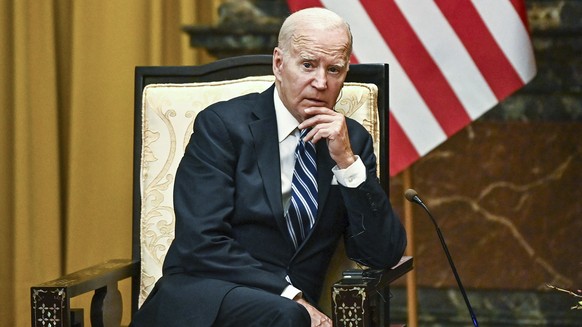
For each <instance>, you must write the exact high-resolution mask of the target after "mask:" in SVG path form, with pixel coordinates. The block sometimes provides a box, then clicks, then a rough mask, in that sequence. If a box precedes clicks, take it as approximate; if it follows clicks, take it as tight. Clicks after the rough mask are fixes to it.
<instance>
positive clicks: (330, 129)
mask: <svg viewBox="0 0 582 327" xmlns="http://www.w3.org/2000/svg"><path fill="white" fill-rule="evenodd" d="M305 113H306V114H308V115H310V117H309V118H307V119H306V120H304V121H303V122H302V123H301V124H299V126H298V127H299V129H305V128H311V131H309V133H308V134H307V135H306V136H305V138H304V140H305V141H311V142H313V143H317V142H318V141H319V140H321V139H325V140H326V141H327V147H328V149H329V154H330V156H331V158H332V159H333V160H334V161H335V163H336V164H337V166H338V167H339V168H340V169H345V168H348V167H349V166H350V165H351V164H353V163H354V161H356V157H355V156H354V153H353V152H352V146H351V144H350V137H349V134H348V127H347V125H346V118H345V117H344V115H342V114H340V113H338V112H335V111H333V110H331V109H329V108H315V107H314V108H308V109H305Z"/></svg>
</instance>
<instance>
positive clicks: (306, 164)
mask: <svg viewBox="0 0 582 327" xmlns="http://www.w3.org/2000/svg"><path fill="white" fill-rule="evenodd" d="M351 47H352V36H351V32H350V29H349V26H348V25H347V23H346V22H345V21H344V20H343V19H342V18H341V17H339V16H338V15H336V14H335V13H333V12H331V11H329V10H325V9H318V8H311V9H305V10H302V11H299V12H297V13H295V14H293V15H291V16H289V17H288V18H287V19H286V20H285V22H284V23H283V26H282V28H281V31H280V34H279V44H278V46H277V47H276V48H275V49H274V52H273V73H274V75H275V84H274V85H273V86H272V87H270V88H269V89H267V90H266V91H265V92H263V93H261V94H256V93H255V94H250V95H245V96H241V97H238V98H235V99H232V100H230V101H226V102H221V103H217V104H214V105H212V106H210V107H208V108H206V109H205V110H204V111H202V112H201V113H200V114H199V115H198V117H197V118H196V122H195V126H194V133H193V134H192V138H191V140H190V143H189V144H188V146H187V148H186V152H185V155H184V158H183V159H182V161H181V163H180V166H179V168H178V172H177V175H176V184H175V190H174V206H175V212H176V238H175V240H174V242H173V243H172V246H171V247H170V249H169V252H168V254H167V257H166V260H165V262H164V271H163V272H164V275H163V277H162V278H161V279H160V280H159V281H158V283H157V284H156V287H155V288H154V290H153V291H152V292H151V294H150V296H149V298H148V300H147V301H146V302H145V303H144V305H143V306H142V308H141V309H140V310H139V311H138V312H137V314H136V315H135V317H134V321H133V325H134V326H294V327H296V326H331V321H330V319H329V318H328V317H326V316H325V315H324V314H323V313H321V312H320V311H319V310H318V309H317V308H316V303H317V301H318V298H319V296H320V293H321V286H322V281H323V278H324V275H325V273H326V270H327V266H328V264H329V260H330V257H331V255H332V253H333V252H334V249H335V248H336V245H337V242H338V241H339V240H340V238H341V236H342V235H343V237H344V240H345V243H346V251H347V253H348V256H349V257H350V258H351V259H353V260H355V261H357V262H360V263H362V264H364V265H367V266H372V267H376V268H385V267H389V266H391V265H394V264H395V263H397V262H398V260H399V259H400V257H401V256H402V253H403V251H404V248H405V246H406V236H405V231H404V229H403V227H402V225H401V223H400V221H399V219H398V218H397V217H396V215H395V214H394V213H393V211H392V207H391V205H390V203H389V201H388V199H387V196H386V194H385V193H384V191H383V190H382V188H381V187H380V185H379V183H378V180H377V178H376V158H375V157H374V153H373V145H372V139H371V136H370V135H369V134H368V133H367V131H366V130H365V129H364V128H363V127H362V126H361V125H359V124H358V123H357V122H355V121H353V120H351V119H348V118H345V117H344V116H343V115H342V114H339V113H337V112H335V111H334V110H333V107H334V104H335V101H336V99H337V97H338V95H339V92H340V90H341V88H342V86H343V83H344V80H345V78H346V74H347V72H348V69H349V58H350V54H351Z"/></svg>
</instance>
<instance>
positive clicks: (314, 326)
mask: <svg viewBox="0 0 582 327" xmlns="http://www.w3.org/2000/svg"><path fill="white" fill-rule="evenodd" d="M295 301H297V303H299V304H301V305H302V306H304V307H305V309H307V312H309V316H310V317H311V327H332V326H333V324H332V322H331V319H329V317H328V316H326V315H324V314H323V313H321V312H320V311H319V310H317V309H316V308H315V307H314V306H312V305H311V304H309V302H307V301H305V300H304V299H303V298H299V299H297V300H295Z"/></svg>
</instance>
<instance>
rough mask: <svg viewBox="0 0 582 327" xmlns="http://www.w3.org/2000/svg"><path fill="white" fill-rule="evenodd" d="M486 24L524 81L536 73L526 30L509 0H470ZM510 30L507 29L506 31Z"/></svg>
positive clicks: (527, 80)
mask: <svg viewBox="0 0 582 327" xmlns="http://www.w3.org/2000/svg"><path fill="white" fill-rule="evenodd" d="M473 5H475V8H476V9H477V11H478V12H479V15H480V16H481V18H483V21H484V22H485V25H487V28H488V29H489V31H490V32H491V34H492V35H493V37H494V38H495V41H496V42H497V44H498V45H499V47H500V48H501V50H502V51H503V52H504V53H505V56H507V59H508V60H509V62H511V64H512V65H513V67H514V68H515V70H516V71H517V73H518V75H519V77H520V78H521V80H522V81H523V83H524V84H525V83H527V82H529V81H530V80H531V79H532V78H533V77H534V75H535V74H536V65H535V61H534V55H533V49H532V45H531V42H530V39H529V33H528V31H527V29H526V27H525V26H524V24H523V21H522V20H521V18H520V16H519V14H518V13H517V12H516V11H515V8H514V7H513V5H512V4H511V3H510V2H509V1H491V0H473ZM508 31H509V32H508Z"/></svg>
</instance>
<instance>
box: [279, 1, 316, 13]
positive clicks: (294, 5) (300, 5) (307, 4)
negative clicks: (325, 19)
mask: <svg viewBox="0 0 582 327" xmlns="http://www.w3.org/2000/svg"><path fill="white" fill-rule="evenodd" d="M287 4H288V5H289V10H290V11H291V12H296V11H298V10H301V9H305V8H311V7H323V4H322V3H321V1H319V0H288V1H287Z"/></svg>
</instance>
